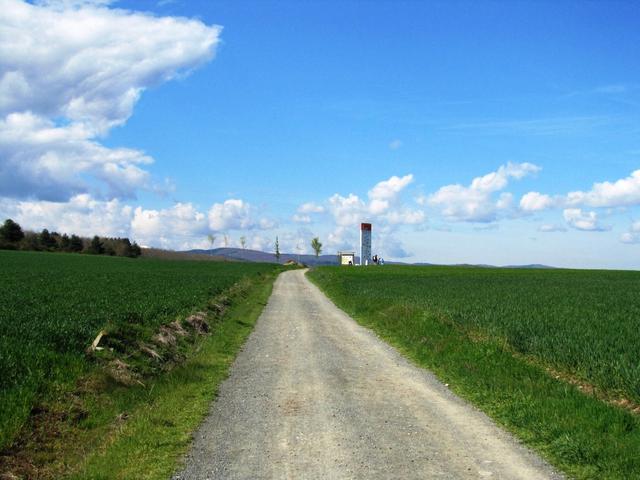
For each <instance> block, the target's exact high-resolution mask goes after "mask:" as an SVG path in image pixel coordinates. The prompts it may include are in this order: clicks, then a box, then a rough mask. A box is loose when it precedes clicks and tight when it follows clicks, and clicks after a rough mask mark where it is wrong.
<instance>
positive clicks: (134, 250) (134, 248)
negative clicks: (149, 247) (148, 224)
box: [129, 242, 142, 258]
mask: <svg viewBox="0 0 640 480" xmlns="http://www.w3.org/2000/svg"><path fill="white" fill-rule="evenodd" d="M140 255H142V249H141V248H140V245H138V244H137V243H136V242H133V245H131V255H129V256H130V257H132V258H136V257H139V256H140Z"/></svg>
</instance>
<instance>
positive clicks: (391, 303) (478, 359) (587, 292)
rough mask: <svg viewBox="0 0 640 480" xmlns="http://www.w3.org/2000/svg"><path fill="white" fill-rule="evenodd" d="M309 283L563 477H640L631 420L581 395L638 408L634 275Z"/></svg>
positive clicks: (446, 276)
mask: <svg viewBox="0 0 640 480" xmlns="http://www.w3.org/2000/svg"><path fill="white" fill-rule="evenodd" d="M309 275H310V278H311V279H312V280H313V281H314V282H316V283H317V284H318V285H320V286H321V288H322V289H323V290H324V291H325V292H326V293H327V294H328V295H329V296H330V297H331V298H332V299H333V300H334V301H335V302H336V303H337V304H338V305H339V306H340V307H342V308H343V309H344V310H345V311H347V312H348V313H350V314H351V315H353V316H354V317H356V318H357V319H358V320H359V321H360V322H362V323H363V324H365V325H367V326H369V327H371V328H373V329H374V330H376V331H377V332H378V333H379V334H380V335H381V336H383V337H384V338H386V339H387V340H389V341H390V342H391V343H393V344H394V345H396V346H397V347H398V348H400V349H401V350H402V351H404V352H405V353H406V354H407V355H409V356H410V357H411V358H412V359H413V360H414V361H416V362H417V363H419V364H421V365H423V366H426V367H428V368H430V369H432V370H433V371H434V372H436V374H438V375H439V376H440V378H442V379H443V380H444V381H445V382H446V383H449V384H451V387H452V388H453V389H454V390H455V391H456V392H457V393H459V394H461V395H463V396H464V397H466V398H468V399H469V400H471V401H472V402H474V403H476V404H477V405H479V406H480V407H481V408H482V409H483V410H485V411H486V412H487V413H489V414H490V415H492V416H493V417H494V418H496V419H497V420H498V421H499V422H501V423H503V424H504V425H505V426H507V427H508V428H509V429H510V430H512V431H514V432H516V433H517V434H518V435H519V436H520V437H521V438H523V439H524V440H525V441H526V442H527V443H529V444H530V445H532V446H534V447H535V448H537V449H538V450H539V451H541V452H542V453H543V454H544V455H545V456H546V457H547V458H549V459H550V460H551V461H552V463H554V464H556V465H557V466H559V467H560V468H562V469H563V470H564V471H566V472H568V473H570V474H571V475H573V476H575V477H577V478H640V456H638V454H637V452H638V451H640V418H639V416H638V415H637V414H634V413H630V411H629V410H628V409H624V408H620V407H617V406H612V405H611V404H609V403H607V402H605V401H602V400H600V399H598V398H596V397H594V396H593V395H591V393H592V392H594V393H596V395H597V396H599V397H600V398H601V399H605V400H611V401H618V402H619V403H622V404H626V405H627V406H629V405H633V404H634V403H635V404H637V403H638V402H640V360H639V359H640V328H639V327H640V272H622V271H575V270H519V269H485V268H457V267H408V266H385V267H379V268H374V267H370V268H366V269H365V268H352V269H348V268H337V267H323V268H318V269H316V270H314V271H312V272H310V274H309ZM569 382H573V383H574V384H579V385H580V387H581V388H582V391H581V390H579V389H578V388H577V387H576V386H574V385H572V384H570V383H569ZM583 392H587V393H583Z"/></svg>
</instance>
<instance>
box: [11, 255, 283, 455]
mask: <svg viewBox="0 0 640 480" xmlns="http://www.w3.org/2000/svg"><path fill="white" fill-rule="evenodd" d="M0 265H1V267H0V274H1V280H0V282H1V283H0V372H2V374H1V375H0V405H2V408H1V409H0V448H2V447H5V446H7V445H8V444H10V443H11V441H12V440H13V438H14V436H15V435H16V432H18V431H19V430H20V428H21V427H22V425H23V424H24V422H25V421H26V419H27V418H28V416H29V414H30V412H31V409H32V407H33V406H34V405H35V404H36V403H37V402H38V401H40V400H41V399H43V398H46V397H48V396H51V395H55V393H56V392H57V391H59V390H61V389H62V390H64V388H65V386H68V385H69V384H72V383H73V382H74V381H75V379H77V378H78V377H79V376H81V375H82V374H84V373H87V372H88V371H89V370H90V369H91V368H92V366H93V365H92V363H91V361H90V360H89V359H88V358H87V356H86V355H85V349H86V347H87V346H88V345H89V344H90V343H91V341H92V340H93V339H94V337H95V336H96V334H97V333H98V332H99V331H100V330H101V329H103V328H106V329H107V330H109V329H118V328H123V326H124V327H126V328H132V329H136V331H138V332H139V331H140V330H143V331H145V330H146V331H153V330H154V329H156V328H157V327H159V326H160V325H161V324H163V323H167V322H170V321H172V320H174V319H176V318H178V317H184V316H186V315H187V314H189V313H191V312H193V311H194V309H196V308H198V307H202V306H203V305H204V304H205V303H206V302H207V300H208V299H211V298H212V297H214V296H215V295H217V294H219V293H220V292H222V291H224V290H226V289H228V288H229V287H231V286H232V285H233V284H235V283H236V282H238V281H239V280H240V279H242V278H244V277H256V276H260V275H266V274H270V273H273V272H274V271H275V270H276V269H277V268H279V267H277V266H275V265H269V264H246V263H244V264H243V263H213V262H196V261H162V260H150V259H149V260H147V259H127V258H113V257H98V256H87V255H82V256H81V255H72V254H51V253H39V252H9V251H0Z"/></svg>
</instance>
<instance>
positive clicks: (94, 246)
mask: <svg viewBox="0 0 640 480" xmlns="http://www.w3.org/2000/svg"><path fill="white" fill-rule="evenodd" d="M87 253H91V254H93V255H101V254H103V253H104V245H103V243H102V241H101V240H100V237H99V236H97V235H96V236H94V237H93V238H92V239H91V243H90V244H89V248H87Z"/></svg>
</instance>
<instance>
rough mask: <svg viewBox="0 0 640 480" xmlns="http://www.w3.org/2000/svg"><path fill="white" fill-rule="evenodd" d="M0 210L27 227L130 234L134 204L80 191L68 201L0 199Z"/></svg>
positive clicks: (86, 234)
mask: <svg viewBox="0 0 640 480" xmlns="http://www.w3.org/2000/svg"><path fill="white" fill-rule="evenodd" d="M0 214H2V215H3V216H4V217H9V218H12V219H13V220H15V221H16V222H18V223H19V224H20V225H22V227H23V228H25V229H28V230H36V231H40V230H42V229H43V228H47V229H49V230H51V231H57V232H60V233H69V234H73V233H74V234H77V235H82V236H93V235H103V236H125V237H126V236H129V235H130V222H131V219H132V218H133V208H131V207H130V206H129V205H124V204H122V203H121V202H120V201H119V200H117V199H113V200H110V201H100V200H95V199H93V198H91V196H90V195H87V194H80V195H76V196H74V197H72V198H71V199H70V200H69V201H68V202H48V201H16V200H12V199H3V200H0Z"/></svg>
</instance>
